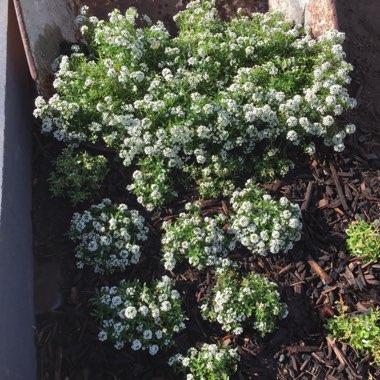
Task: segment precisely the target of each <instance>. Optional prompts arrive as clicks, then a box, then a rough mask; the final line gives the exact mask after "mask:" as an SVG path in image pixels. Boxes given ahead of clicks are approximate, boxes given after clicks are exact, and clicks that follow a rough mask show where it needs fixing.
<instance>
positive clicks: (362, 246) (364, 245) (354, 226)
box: [346, 220, 380, 262]
mask: <svg viewBox="0 0 380 380" xmlns="http://www.w3.org/2000/svg"><path fill="white" fill-rule="evenodd" d="M346 234H347V235H348V238H347V248H348V250H349V252H350V253H351V255H353V256H356V257H361V258H362V260H363V261H364V262H370V261H377V260H378V259H379V257H380V231H379V229H378V228H377V227H376V226H375V224H373V223H367V222H365V221H364V220H361V221H359V222H352V223H351V224H350V226H349V227H348V228H347V230H346Z"/></svg>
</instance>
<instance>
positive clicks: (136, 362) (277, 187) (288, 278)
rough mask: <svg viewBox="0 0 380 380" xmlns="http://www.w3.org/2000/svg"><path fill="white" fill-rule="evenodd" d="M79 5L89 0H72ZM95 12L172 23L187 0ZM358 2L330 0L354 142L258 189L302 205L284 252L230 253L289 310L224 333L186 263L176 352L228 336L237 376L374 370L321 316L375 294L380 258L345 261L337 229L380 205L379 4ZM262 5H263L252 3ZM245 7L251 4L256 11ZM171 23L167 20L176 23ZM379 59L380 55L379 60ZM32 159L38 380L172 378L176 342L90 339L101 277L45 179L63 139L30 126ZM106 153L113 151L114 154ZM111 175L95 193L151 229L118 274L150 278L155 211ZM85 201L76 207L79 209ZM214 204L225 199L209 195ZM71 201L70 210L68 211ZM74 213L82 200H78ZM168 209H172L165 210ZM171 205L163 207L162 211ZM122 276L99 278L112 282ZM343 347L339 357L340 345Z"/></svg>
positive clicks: (370, 216)
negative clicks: (76, 251) (165, 348)
mask: <svg viewBox="0 0 380 380" xmlns="http://www.w3.org/2000/svg"><path fill="white" fill-rule="evenodd" d="M78 3H81V4H83V3H88V2H87V1H78ZM92 3H93V4H94V5H95V7H96V12H97V13H98V14H99V13H100V14H102V12H103V13H104V14H106V13H107V12H108V10H109V9H110V8H109V7H111V8H113V7H114V6H116V5H117V4H124V5H125V6H126V7H127V6H130V5H134V6H136V7H137V8H138V9H139V10H140V11H142V12H143V13H144V12H145V13H147V14H148V15H149V16H151V17H152V19H153V20H156V19H163V20H164V21H165V22H166V23H167V24H168V25H169V27H170V28H172V26H171V25H173V24H171V21H170V20H171V15H173V14H175V13H177V12H178V10H179V9H181V7H182V8H183V7H184V5H185V3H186V2H185V1H164V0H156V1H153V0H151V1H150V0H149V1H148V0H147V1H144V2H142V1H122V0H120V1H112V0H108V1H97V0H94V1H93V2H92ZM217 3H218V6H219V9H220V11H221V12H222V14H223V17H230V16H231V14H233V13H234V12H235V11H236V9H237V8H238V7H243V8H245V9H248V10H249V11H252V10H261V11H265V10H266V8H265V7H266V6H267V5H266V2H252V1H249V0H235V1H233V2H232V3H231V2H230V1H222V0H220V1H217ZM365 3H366V4H364V3H363V4H362V3H360V2H357V1H354V0H346V1H343V0H337V10H338V17H339V22H340V25H341V28H342V30H344V31H346V32H347V41H346V46H345V48H346V51H347V54H348V60H349V61H351V62H352V63H353V64H354V66H355V71H354V73H353V75H352V76H353V82H352V85H351V93H352V95H353V96H356V98H357V99H358V102H359V104H358V108H357V109H356V110H355V111H352V112H351V113H350V114H349V115H346V117H347V119H348V120H350V121H354V122H355V123H356V124H357V125H358V127H359V132H358V133H357V134H356V135H355V136H354V137H353V138H351V140H350V144H349V149H348V150H347V151H346V152H345V153H344V154H343V155H341V156H339V157H336V156H334V155H326V156H321V157H319V158H318V159H317V160H315V161H313V162H312V163H309V162H306V161H305V162H303V163H302V162H301V163H300V165H299V166H298V168H297V170H295V171H293V172H292V173H290V174H289V175H288V176H287V177H286V178H285V179H283V180H281V181H275V182H274V183H272V184H267V185H265V187H266V188H267V189H268V190H269V191H270V192H271V193H272V194H273V195H274V196H276V197H279V196H282V195H285V196H286V197H288V198H289V199H290V200H292V201H293V202H295V203H298V204H299V205H300V206H301V208H302V212H303V220H304V231H303V235H302V240H301V241H300V242H299V243H298V244H297V245H296V246H295V248H294V250H293V252H292V253H291V254H289V255H281V256H279V257H276V259H273V258H271V257H266V258H257V259H254V260H249V259H247V255H246V254H245V253H244V252H243V250H238V251H236V252H235V253H234V255H233V259H234V260H236V261H239V262H240V263H241V265H242V266H243V267H244V268H246V269H249V270H254V271H256V272H259V273H262V274H263V275H265V276H267V277H268V278H270V279H271V280H273V281H275V282H276V283H277V284H278V286H279V290H280V293H281V296H282V298H283V300H284V301H285V302H286V303H287V304H288V308H289V315H288V317H287V318H286V319H284V320H282V321H280V323H279V328H278V330H276V331H275V332H274V333H272V334H270V335H269V336H267V337H265V339H261V338H259V337H258V336H256V335H255V334H254V333H253V332H249V333H247V334H245V335H243V336H242V337H239V338H238V339H236V338H234V337H229V336H224V335H225V334H223V332H222V331H221V330H220V329H219V328H218V327H217V326H215V325H212V324H209V323H207V322H205V321H203V320H202V319H201V318H200V315H199V310H198V305H197V300H196V294H197V292H198V291H199V285H200V284H201V283H202V282H203V281H204V280H205V274H204V273H198V272H197V271H192V270H191V269H187V270H186V268H184V270H183V271H182V275H181V276H178V278H177V286H178V288H179V289H180V290H186V297H185V299H184V308H185V311H186V313H187V314H188V315H189V316H190V320H189V321H188V323H187V330H186V331H185V332H184V333H182V334H180V335H179V336H178V338H177V345H178V347H179V349H180V350H182V351H184V350H186V349H187V348H188V347H189V346H191V345H196V344H198V343H199V342H207V341H208V342H210V341H217V340H220V339H225V340H227V339H230V340H234V343H235V344H236V346H237V348H238V350H239V352H240V354H241V357H242V359H241V363H240V371H239V373H238V374H237V375H236V379H239V380H242V379H263V380H264V379H265V380H270V379H280V380H284V379H320V380H324V379H328V380H336V379H342V380H343V379H354V378H357V379H363V380H364V379H368V378H370V376H372V377H373V378H374V379H376V378H379V377H380V372H379V369H376V368H373V367H371V366H370V364H369V359H368V358H366V359H365V360H364V361H360V359H359V358H358V357H357V355H356V353H355V352H354V351H353V350H352V349H351V348H350V347H348V346H347V345H345V344H339V343H333V344H328V343H327V342H326V338H325V337H326V330H325V329H324V327H323V326H324V324H325V323H326V321H327V319H328V318H329V317H331V316H332V315H333V314H334V305H335V303H336V302H341V303H344V304H345V305H347V306H348V307H349V309H350V311H357V310H358V311H365V310H367V309H368V308H369V307H372V306H374V305H377V304H379V302H380V300H379V294H378V288H379V285H380V265H378V264H374V265H372V264H371V265H368V264H367V265H364V264H362V263H361V262H360V261H359V260H353V259H351V258H350V257H349V256H348V254H347V252H346V248H345V243H344V240H345V234H344V229H345V227H346V226H347V224H348V222H349V221H350V220H352V219H354V218H355V216H356V215H360V216H361V217H363V218H364V219H366V220H367V221H373V220H374V219H376V218H378V217H379V215H380V206H379V205H380V202H379V201H380V170H379V169H380V161H379V156H378V155H379V152H378V149H377V147H378V144H379V141H380V140H379V138H378V137H379V133H380V129H379V127H378V123H377V120H378V119H379V118H378V116H379V114H378V113H379V112H380V109H379V108H378V105H377V104H378V103H377V99H378V98H379V96H380V94H379V92H380V76H379V74H378V72H377V71H378V67H380V62H379V61H380V53H379V52H380V42H379V41H380V39H379V38H378V37H379V34H380V27H379V25H380V24H378V23H377V18H376V17H377V15H378V14H379V12H376V11H380V4H377V2H375V1H369V2H365ZM257 6H258V7H261V8H259V9H258V8H257ZM252 7H256V8H254V9H252ZM172 30H173V29H172ZM377 63H379V64H377ZM34 148H35V149H34V161H33V168H34V174H33V184H34V186H33V225H34V255H35V262H36V266H35V271H36V273H35V285H36V286H35V302H36V309H37V312H39V313H38V315H37V331H36V345H37V349H38V367H39V373H38V378H39V380H51V379H55V380H61V379H62V380H63V379H70V380H80V379H81V380H82V379H83V380H86V379H88V380H108V379H109V380H111V379H120V380H126V379H128V380H129V379H131V380H132V379H136V380H144V379H146V380H153V379H154V380H164V379H165V380H171V379H176V377H175V376H174V375H173V374H172V372H171V371H170V369H169V368H168V366H167V364H166V363H167V359H168V358H169V357H170V356H171V355H172V354H173V353H174V352H175V350H172V351H171V352H169V353H159V354H158V355H157V356H155V357H153V358H152V357H150V356H149V355H146V354H145V353H143V352H138V353H136V352H132V351H131V350H130V349H126V350H122V351H116V350H115V349H114V348H113V347H112V345H109V344H104V343H101V342H99V341H98V340H97V332H98V330H97V323H96V322H95V321H94V319H93V318H92V317H91V308H90V305H89V299H91V297H92V296H93V295H94V290H95V289H96V288H97V287H100V286H103V285H105V281H106V280H105V279H104V278H102V277H100V276H94V275H93V274H92V273H91V272H90V271H86V270H84V271H78V270H77V269H76V267H75V262H74V260H73V245H72V244H71V243H70V241H69V240H68V239H67V236H66V233H67V231H68V228H69V222H70V218H71V216H72V214H73V212H74V209H73V208H72V207H71V206H70V204H69V203H68V202H67V201H66V200H63V199H57V198H51V197H50V194H49V191H48V185H47V178H48V176H49V173H50V171H51V169H52V164H51V161H52V160H54V159H55V158H56V156H57V154H58V152H59V150H60V149H61V148H62V147H61V146H60V144H58V143H57V142H55V141H52V140H51V139H48V138H45V137H42V136H40V135H39V133H38V132H36V133H35V144H34ZM111 158H112V157H111ZM115 162H116V163H115V165H113V169H112V172H111V173H110V175H109V180H108V181H107V183H108V185H107V187H106V188H103V189H102V193H101V194H99V200H100V199H101V198H102V197H103V196H109V197H110V198H111V199H113V200H115V201H119V202H126V203H128V204H129V205H130V206H131V207H133V208H137V209H139V210H140V211H141V212H142V213H143V214H144V216H145V217H146V219H147V220H148V221H150V229H151V236H152V239H150V241H149V246H146V247H145V249H144V254H143V257H142V260H141V262H140V263H139V264H138V265H137V266H136V267H135V268H133V269H131V270H129V271H127V272H126V273H125V274H123V277H127V278H134V277H139V278H141V279H142V280H143V281H151V280H152V279H153V278H155V277H158V276H160V275H161V274H162V273H164V270H163V267H162V265H161V264H160V262H159V255H158V252H159V247H160V240H159V235H160V229H159V227H160V215H157V214H156V215H152V216H151V217H150V216H149V215H148V214H147V213H146V212H145V211H143V209H142V207H141V206H140V205H139V204H137V202H136V200H135V199H134V197H132V196H130V195H129V193H128V192H126V190H125V187H126V184H127V183H128V182H129V179H130V173H129V172H125V171H124V170H123V169H121V166H119V165H118V164H117V161H115ZM87 206H88V205H87V204H84V205H81V209H85V208H86V207H87ZM205 207H210V208H215V209H217V208H219V209H221V208H222V205H221V204H215V202H214V203H211V204H210V205H208V206H205ZM76 211H78V209H76ZM79 211H80V210H79ZM171 212H172V213H174V211H173V210H172V211H171ZM167 214H170V210H167ZM119 279H120V276H114V277H112V278H110V279H107V281H108V283H116V282H117V281H118V280H119ZM337 353H338V354H339V355H338V354H337Z"/></svg>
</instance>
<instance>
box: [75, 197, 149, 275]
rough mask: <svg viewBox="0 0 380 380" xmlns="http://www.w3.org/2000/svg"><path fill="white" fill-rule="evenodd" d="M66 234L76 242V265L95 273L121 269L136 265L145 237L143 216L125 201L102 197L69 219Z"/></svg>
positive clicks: (145, 229)
mask: <svg viewBox="0 0 380 380" xmlns="http://www.w3.org/2000/svg"><path fill="white" fill-rule="evenodd" d="M70 237H71V239H72V240H74V241H75V242H76V243H77V245H76V247H75V256H76V257H77V259H78V261H77V266H78V267H79V268H83V267H84V266H85V265H87V266H90V267H92V268H93V270H94V271H95V272H96V273H102V274H103V273H108V274H109V273H113V272H115V271H116V272H117V271H119V272H120V271H124V270H125V269H126V268H127V267H128V266H129V265H131V264H137V262H138V261H139V259H140V256H141V251H142V246H143V243H144V242H145V240H147V238H148V228H147V227H145V225H144V218H143V217H142V216H141V215H140V214H139V212H138V211H136V210H129V209H128V206H127V205H125V204H123V203H122V204H113V203H112V202H111V200H110V199H108V198H106V199H103V201H102V202H101V203H99V204H97V205H92V206H91V207H90V209H89V210H86V211H84V212H83V213H82V214H80V213H75V214H74V216H73V218H72V220H71V229H70Z"/></svg>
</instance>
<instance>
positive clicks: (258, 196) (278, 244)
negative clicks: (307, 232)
mask: <svg viewBox="0 0 380 380" xmlns="http://www.w3.org/2000/svg"><path fill="white" fill-rule="evenodd" d="M231 204H232V208H233V210H234V215H233V216H232V225H231V228H232V229H233V230H234V231H235V233H236V236H237V239H238V240H239V242H240V243H241V244H243V245H244V246H246V247H247V248H248V249H249V250H250V251H251V252H252V253H253V254H255V255H262V256H265V255H267V254H268V253H273V254H276V253H279V252H280V251H282V252H288V251H289V250H290V249H292V248H293V243H294V242H295V241H298V240H299V239H300V238H301V233H300V231H301V227H302V224H301V220H300V219H301V212H300V208H299V206H298V205H295V204H292V203H291V202H289V201H288V200H287V199H286V198H285V197H282V198H280V200H279V201H276V200H274V199H272V197H271V196H270V195H269V194H267V193H266V192H265V191H264V190H263V189H261V188H259V187H258V186H257V185H255V184H254V182H253V181H252V180H248V181H247V183H246V184H245V187H244V188H243V190H241V191H235V192H234V193H233V195H232V198H231Z"/></svg>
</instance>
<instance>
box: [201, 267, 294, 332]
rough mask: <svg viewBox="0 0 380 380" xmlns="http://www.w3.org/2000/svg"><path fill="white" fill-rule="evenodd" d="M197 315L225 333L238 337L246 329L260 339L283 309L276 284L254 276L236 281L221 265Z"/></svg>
mask: <svg viewBox="0 0 380 380" xmlns="http://www.w3.org/2000/svg"><path fill="white" fill-rule="evenodd" d="M201 314H202V316H203V318H205V319H207V320H209V321H211V322H218V323H220V324H221V325H222V328H223V330H225V331H227V332H233V333H234V334H236V335H239V334H241V333H242V332H243V330H244V327H246V326H248V327H251V328H252V327H253V328H254V329H255V330H256V331H257V332H258V333H259V334H260V335H261V336H264V335H265V334H267V333H269V332H272V331H273V330H274V328H275V326H276V321H277V319H278V318H283V317H285V316H286V314H287V309H286V306H285V305H284V304H283V303H282V302H281V301H280V294H279V292H278V291H277V289H276V284H274V283H273V282H270V281H269V280H268V279H267V278H266V277H264V276H261V275H259V274H256V273H250V274H248V275H246V276H243V277H240V276H239V275H238V273H237V272H236V270H234V267H233V266H232V265H225V266H224V267H223V268H222V267H219V268H218V270H217V273H216V284H215V286H214V287H213V288H212V289H211V291H210V293H209V294H207V296H206V297H205V298H204V300H203V301H202V304H201Z"/></svg>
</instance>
